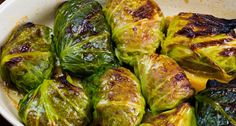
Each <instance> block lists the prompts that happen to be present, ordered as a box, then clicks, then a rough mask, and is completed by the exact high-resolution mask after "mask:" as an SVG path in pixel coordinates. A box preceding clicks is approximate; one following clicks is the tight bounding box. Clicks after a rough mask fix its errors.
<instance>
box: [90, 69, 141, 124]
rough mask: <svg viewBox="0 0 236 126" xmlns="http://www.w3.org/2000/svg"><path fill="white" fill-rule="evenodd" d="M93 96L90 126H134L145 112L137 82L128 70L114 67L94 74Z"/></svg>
mask: <svg viewBox="0 0 236 126" xmlns="http://www.w3.org/2000/svg"><path fill="white" fill-rule="evenodd" d="M93 85H96V88H95V92H94V94H93V102H94V110H95V111H94V113H93V117H94V121H93V123H92V124H93V125H94V126H137V125H138V124H139V123H140V122H141V120H142V117H143V114H144V113H145V110H144V109H145V101H144V98H143V97H142V95H141V89H140V85H139V81H138V79H137V78H136V77H135V75H134V74H133V73H131V72H130V71H129V70H128V69H126V68H123V67H115V68H110V69H107V70H105V71H104V72H102V73H100V74H96V75H95V76H94V79H93Z"/></svg>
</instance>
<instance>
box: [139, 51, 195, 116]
mask: <svg viewBox="0 0 236 126" xmlns="http://www.w3.org/2000/svg"><path fill="white" fill-rule="evenodd" d="M135 72H136V74H137V76H138V77H139V79H140V80H141V87H142V93H143V95H144V97H145V99H146V101H147V104H148V105H149V106H150V109H151V111H152V113H154V114H156V113H159V112H161V111H164V110H168V109H173V108H175V107H176V106H178V105H179V104H180V103H181V102H183V101H184V100H186V99H188V98H189V97H191V96H192V95H193V94H194V90H193V89H192V87H191V84H190V83H189V80H188V79H187V77H186V75H185V73H184V71H183V70H182V69H181V68H180V67H179V65H178V64H177V63H176V62H175V61H174V60H172V59H171V58H169V57H167V56H164V55H157V54H153V55H150V56H148V55H146V56H143V58H141V59H140V60H139V61H138V64H137V65H136V66H135Z"/></svg>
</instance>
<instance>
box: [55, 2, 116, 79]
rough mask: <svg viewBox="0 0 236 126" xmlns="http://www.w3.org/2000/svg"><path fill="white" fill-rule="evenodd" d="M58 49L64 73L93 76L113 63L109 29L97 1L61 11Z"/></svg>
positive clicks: (57, 21)
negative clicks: (103, 67)
mask: <svg viewBox="0 0 236 126" xmlns="http://www.w3.org/2000/svg"><path fill="white" fill-rule="evenodd" d="M54 34H55V48H56V51H57V54H58V57H59V58H60V62H61V66H62V68H63V69H64V70H66V71H69V72H72V73H74V74H75V75H90V74H92V73H94V72H95V71H96V70H97V69H98V68H100V67H102V66H106V65H109V64H112V63H114V62H115V61H114V54H113V52H112V46H111V41H110V29H109V26H108V24H107V23H106V19H105V17H104V15H103V12H102V8H101V5H100V4H99V3H98V2H96V1H95V0H70V1H67V2H65V3H64V4H63V5H61V7H60V8H59V9H58V11H57V14H56V19H55V25H54Z"/></svg>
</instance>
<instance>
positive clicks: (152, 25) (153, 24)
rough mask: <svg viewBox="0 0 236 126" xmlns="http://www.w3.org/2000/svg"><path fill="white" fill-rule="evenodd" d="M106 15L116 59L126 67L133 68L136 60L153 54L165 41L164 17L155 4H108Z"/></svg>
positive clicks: (119, 0)
mask: <svg viewBox="0 0 236 126" xmlns="http://www.w3.org/2000/svg"><path fill="white" fill-rule="evenodd" d="M104 11H105V15H106V18H107V21H108V23H109V24H110V25H111V28H112V38H113V40H114V41H115V45H116V49H115V53H116V56H117V57H118V59H119V60H120V61H122V62H123V63H126V64H129V65H134V63H135V62H136V58H137V57H139V56H140V55H144V54H152V53H154V52H155V51H156V49H157V48H158V47H159V45H160V41H162V40H163V37H164V34H163V32H162V31H163V29H164V16H163V14H162V12H161V10H160V8H159V7H158V5H157V3H156V2H155V1H154V0H109V1H107V4H106V7H105V9H104Z"/></svg>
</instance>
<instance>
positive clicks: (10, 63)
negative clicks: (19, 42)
mask: <svg viewBox="0 0 236 126" xmlns="http://www.w3.org/2000/svg"><path fill="white" fill-rule="evenodd" d="M21 61H22V58H21V57H16V58H12V59H11V60H10V61H8V62H6V65H7V67H9V68H11V67H13V66H16V65H17V64H18V63H19V62H21Z"/></svg>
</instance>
